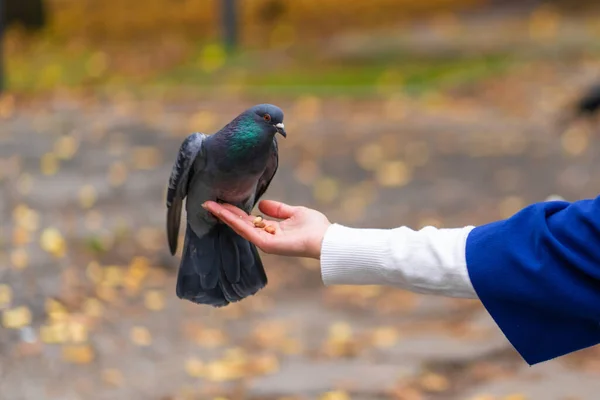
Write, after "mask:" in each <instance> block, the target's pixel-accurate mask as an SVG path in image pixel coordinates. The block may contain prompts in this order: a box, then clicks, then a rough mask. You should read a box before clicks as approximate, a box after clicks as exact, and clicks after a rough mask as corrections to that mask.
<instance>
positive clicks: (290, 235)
mask: <svg viewBox="0 0 600 400" xmlns="http://www.w3.org/2000/svg"><path fill="white" fill-rule="evenodd" d="M202 207H204V208H205V209H207V210H208V211H210V212H211V213H212V214H213V215H214V216H215V217H217V218H218V219H220V220H221V221H223V222H224V223H226V224H227V225H229V226H230V227H231V228H232V229H233V230H234V231H236V232H237V233H238V234H239V235H240V236H242V237H243V238H245V239H247V240H249V241H250V242H252V243H254V244H255V245H256V247H258V248H259V249H261V250H262V251H264V252H265V253H269V254H278V255H282V256H296V257H310V258H316V259H319V258H320V257H321V243H322V242H323V237H324V236H325V231H326V230H327V228H328V227H329V225H331V222H329V220H328V219H327V217H326V216H325V215H323V214H322V213H320V212H318V211H316V210H313V209H310V208H306V207H296V206H290V205H287V204H284V203H280V202H278V201H273V200H263V201H261V202H260V203H259V204H258V208H259V209H260V211H261V212H262V213H263V214H265V215H266V216H269V217H272V218H277V219H281V220H282V221H279V222H278V221H272V220H265V221H264V222H265V223H266V224H267V227H268V226H271V227H272V228H274V233H269V232H267V231H266V230H265V228H257V227H255V226H254V223H253V220H254V218H255V217H253V216H251V215H248V214H246V213H245V212H244V211H242V210H240V209H239V208H237V207H235V206H232V205H231V204H219V203H216V202H214V201H207V202H205V203H204V204H203V205H202Z"/></svg>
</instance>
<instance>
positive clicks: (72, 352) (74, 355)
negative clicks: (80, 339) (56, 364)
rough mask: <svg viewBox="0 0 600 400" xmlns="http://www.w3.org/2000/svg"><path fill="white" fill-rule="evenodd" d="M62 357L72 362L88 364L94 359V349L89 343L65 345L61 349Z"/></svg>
mask: <svg viewBox="0 0 600 400" xmlns="http://www.w3.org/2000/svg"><path fill="white" fill-rule="evenodd" d="M62 356H63V359H64V360H65V361H67V362H70V363H73V364H89V363H91V362H92V361H93V360H94V357H95V354H94V350H93V349H92V348H91V347H90V346H89V345H66V346H64V347H63V349H62Z"/></svg>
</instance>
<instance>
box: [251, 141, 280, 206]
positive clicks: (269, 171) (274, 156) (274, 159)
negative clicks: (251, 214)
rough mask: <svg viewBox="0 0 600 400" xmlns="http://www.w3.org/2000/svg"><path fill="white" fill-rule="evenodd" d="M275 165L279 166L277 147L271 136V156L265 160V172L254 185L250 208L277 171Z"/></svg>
mask: <svg viewBox="0 0 600 400" xmlns="http://www.w3.org/2000/svg"><path fill="white" fill-rule="evenodd" d="M277 167H279V148H278V147H277V138H273V146H271V157H270V158H269V161H268V162H267V168H265V172H264V173H263V174H262V175H261V177H260V178H259V179H258V185H256V194H255V195H254V204H252V208H254V206H256V203H258V201H259V200H260V198H261V196H262V195H263V194H265V192H266V191H267V189H268V188H269V185H270V184H271V181H272V180H273V177H274V176H275V173H276V172H277Z"/></svg>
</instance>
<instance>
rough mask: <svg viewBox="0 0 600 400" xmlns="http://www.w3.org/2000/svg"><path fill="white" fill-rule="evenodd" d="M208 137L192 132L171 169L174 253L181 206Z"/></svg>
mask: <svg viewBox="0 0 600 400" xmlns="http://www.w3.org/2000/svg"><path fill="white" fill-rule="evenodd" d="M207 137H208V135H205V134H203V133H192V134H191V135H189V136H188V137H187V138H185V140H184V141H183V143H182V144H181V146H180V147H179V153H178V154H177V160H175V164H174V165H173V170H172V171H171V177H170V178H169V188H168V190H167V238H168V240H169V249H170V250H171V254H172V255H174V254H175V252H176V251H177V238H178V236H179V224H180V222H181V207H182V204H183V199H184V198H185V197H186V196H187V193H188V185H189V182H191V180H192V177H193V174H194V171H193V168H192V166H193V165H194V162H195V161H196V159H197V158H198V157H202V158H204V157H205V155H204V152H203V151H202V150H203V148H202V143H203V142H204V140H205V139H206V138H207ZM198 165H201V163H196V166H198Z"/></svg>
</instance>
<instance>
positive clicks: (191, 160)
mask: <svg viewBox="0 0 600 400" xmlns="http://www.w3.org/2000/svg"><path fill="white" fill-rule="evenodd" d="M278 133H279V134H280V135H281V136H283V137H284V138H285V137H287V133H286V131H285V128H284V124H283V111H282V110H281V109H280V108H279V107H277V106H274V105H272V104H259V105H256V106H254V107H252V108H249V109H247V110H246V111H244V112H242V113H241V114H240V115H238V116H237V117H236V118H234V119H233V120H232V121H231V122H230V123H228V124H227V125H225V126H224V127H223V128H222V129H221V130H220V131H218V132H216V133H214V134H212V135H206V134H204V133H198V132H197V133H193V134H191V135H189V136H188V137H186V138H185V139H184V141H183V143H182V144H181V146H180V148H179V153H178V154H177V159H176V161H175V164H174V165H173V169H172V171H171V176H170V178H169V185H168V189H167V238H168V243H169V249H170V251H171V255H175V253H176V251H177V239H178V234H179V225H180V220H181V210H182V203H183V200H184V199H185V200H186V213H187V224H186V231H185V240H184V244H183V251H182V256H181V261H180V265H179V270H178V275H177V284H176V285H177V286H176V292H177V297H179V298H180V299H185V300H189V301H191V302H193V303H197V304H205V305H210V306H213V307H224V306H227V305H228V304H230V303H233V302H237V301H240V300H242V299H244V298H246V297H248V296H251V295H254V294H256V293H257V292H258V291H259V290H260V289H262V288H264V287H265V286H266V285H267V275H266V273H265V270H264V267H263V263H262V261H261V258H260V256H259V254H258V251H257V249H256V246H255V245H254V244H252V243H250V242H249V241H247V240H246V239H244V238H242V237H241V236H239V235H238V234H237V233H236V232H235V231H233V230H232V229H231V228H230V227H229V226H228V225H226V224H224V223H222V222H221V221H219V220H218V219H217V218H215V216H214V215H212V214H211V213H210V212H209V211H207V210H205V209H204V208H203V207H202V204H203V203H204V202H205V201H208V200H212V201H215V202H218V203H228V204H232V205H235V206H237V207H239V208H240V209H242V210H244V211H245V212H246V213H248V214H250V213H251V211H252V209H253V208H254V206H255V205H256V203H257V202H258V200H259V199H260V198H261V196H262V195H264V194H265V192H266V191H267V189H268V187H269V185H270V183H271V181H272V180H273V177H274V176H275V173H276V172H277V167H278V165H279V154H278V147H277V137H276V134H278Z"/></svg>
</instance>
